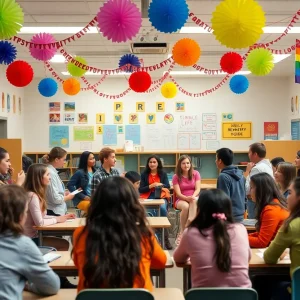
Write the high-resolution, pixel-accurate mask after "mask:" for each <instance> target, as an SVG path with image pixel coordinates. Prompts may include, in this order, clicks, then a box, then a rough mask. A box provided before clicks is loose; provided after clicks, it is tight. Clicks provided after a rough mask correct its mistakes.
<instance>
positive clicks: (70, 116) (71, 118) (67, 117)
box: [64, 113, 75, 124]
mask: <svg viewBox="0 0 300 300" xmlns="http://www.w3.org/2000/svg"><path fill="white" fill-rule="evenodd" d="M64 123H65V124H74V123H75V113H65V114H64Z"/></svg>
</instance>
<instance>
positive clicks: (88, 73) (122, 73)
mask: <svg viewBox="0 0 300 300" xmlns="http://www.w3.org/2000/svg"><path fill="white" fill-rule="evenodd" d="M61 74H63V75H65V76H70V73H69V72H61ZM102 75H104V74H102ZM124 75H127V76H130V75H131V73H126V72H121V73H115V74H107V75H106V76H124ZM84 76H101V74H100V73H93V72H86V73H85V74H84Z"/></svg>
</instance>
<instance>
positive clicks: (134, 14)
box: [97, 0, 142, 43]
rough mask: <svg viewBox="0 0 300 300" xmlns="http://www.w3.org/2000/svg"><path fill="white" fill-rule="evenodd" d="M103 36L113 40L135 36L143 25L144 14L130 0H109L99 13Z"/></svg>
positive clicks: (125, 39) (123, 39) (121, 40)
mask: <svg viewBox="0 0 300 300" xmlns="http://www.w3.org/2000/svg"><path fill="white" fill-rule="evenodd" d="M97 20H98V26H99V28H100V31H101V32H102V34H103V36H105V37H107V39H108V40H112V41H113V42H118V43H120V42H126V41H127V40H131V39H132V38H134V37H135V36H136V35H137V34H138V32H139V30H140V28H141V25H142V15H141V12H140V11H139V9H138V8H137V6H136V5H135V4H134V3H132V2H131V1H130V0H109V1H107V2H106V3H104V5H103V6H102V7H101V8H100V11H99V12H98V14H97Z"/></svg>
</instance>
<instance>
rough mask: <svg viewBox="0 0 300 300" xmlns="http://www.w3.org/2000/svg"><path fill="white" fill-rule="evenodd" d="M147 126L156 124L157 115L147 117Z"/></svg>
mask: <svg viewBox="0 0 300 300" xmlns="http://www.w3.org/2000/svg"><path fill="white" fill-rule="evenodd" d="M146 121H147V124H155V123H156V116H155V114H147V115H146Z"/></svg>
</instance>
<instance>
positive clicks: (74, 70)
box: [67, 56, 87, 77]
mask: <svg viewBox="0 0 300 300" xmlns="http://www.w3.org/2000/svg"><path fill="white" fill-rule="evenodd" d="M74 59H75V60H77V61H78V62H80V63H82V64H83V65H87V61H86V60H85V59H84V58H83V57H81V56H75V57H74ZM67 68H68V71H69V73H70V74H71V75H72V76H74V77H81V76H83V75H84V74H85V73H86V70H83V69H81V68H79V67H77V66H76V65H75V63H71V62H69V63H68V65H67Z"/></svg>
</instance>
